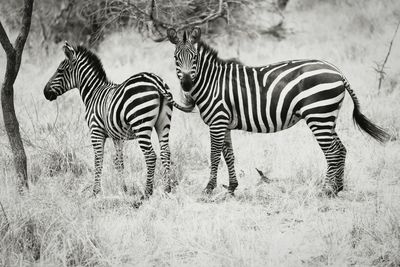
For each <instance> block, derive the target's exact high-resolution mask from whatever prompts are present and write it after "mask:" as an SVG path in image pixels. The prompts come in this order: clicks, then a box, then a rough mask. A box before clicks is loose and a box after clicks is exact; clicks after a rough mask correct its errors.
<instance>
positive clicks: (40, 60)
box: [0, 0, 400, 266]
mask: <svg viewBox="0 0 400 267" xmlns="http://www.w3.org/2000/svg"><path fill="white" fill-rule="evenodd" d="M285 15H286V26H287V27H288V28H289V29H290V30H291V31H292V32H293V33H292V34H290V35H289V36H288V37H287V38H286V39H284V40H281V41H278V40H274V39H271V38H268V37H265V36H253V37H254V38H255V39H252V40H251V39H249V37H247V36H240V37H235V38H229V37H226V36H221V37H218V38H216V39H214V40H208V41H209V42H210V44H211V45H212V46H213V47H215V48H216V49H217V50H219V51H220V55H221V57H226V58H230V57H239V58H240V60H241V61H243V62H244V63H245V64H248V65H266V64H269V63H273V62H276V61H281V60H286V59H298V58H317V59H324V60H327V61H329V62H331V63H333V64H335V65H336V66H338V68H339V69H341V70H342V71H343V73H344V74H345V75H346V77H347V78H348V80H349V81H350V83H351V85H352V88H353V89H354V91H355V93H356V95H357V96H358V98H359V100H360V103H361V108H362V112H363V113H364V114H365V115H366V116H367V117H368V118H370V119H371V120H373V121H374V122H376V123H377V124H379V125H380V126H382V127H384V128H385V129H387V130H388V132H389V133H390V134H391V135H392V140H391V141H389V142H388V143H386V144H384V145H382V144H379V143H377V142H376V141H374V140H373V139H371V138H370V137H369V136H367V135H365V134H363V133H361V132H360V131H359V130H358V129H357V128H356V127H355V126H354V125H353V122H352V120H351V113H352V110H353V103H352V101H351V99H350V97H349V96H348V95H346V98H345V101H344V103H343V106H342V110H341V112H340V116H339V120H338V125H337V129H338V130H337V131H338V134H339V136H340V137H341V139H342V141H343V143H344V145H345V146H346V148H347V151H348V154H347V160H346V169H345V177H344V179H345V190H344V191H343V192H341V193H340V194H339V196H338V197H336V198H326V197H321V196H319V195H318V192H319V190H320V185H319V184H320V182H321V181H322V180H323V177H324V172H325V167H326V166H325V160H324V158H323V154H322V152H321V151H320V149H319V147H318V145H317V143H316V141H315V140H314V138H313V136H312V134H311V132H310V131H309V129H308V128H307V127H306V125H305V124H304V122H300V123H298V124H297V125H296V126H294V127H292V128H291V129H289V130H286V131H283V132H279V133H275V134H269V135H265V134H250V133H244V132H234V133H233V135H232V139H233V147H234V151H235V156H236V170H237V174H238V180H239V187H238V189H237V192H236V196H235V197H234V198H224V197H223V196H224V193H225V189H224V188H223V187H222V184H227V183H228V177H227V170H226V166H225V164H221V166H220V170H219V176H218V182H219V186H218V187H217V188H216V190H215V194H214V195H213V196H212V197H211V198H210V199H204V198H202V194H201V191H202V190H203V188H204V187H205V185H206V183H207V181H208V174H209V149H210V145H209V135H208V130H207V127H206V126H205V125H204V124H203V122H202V121H201V119H200V117H199V114H198V113H194V114H183V113H181V112H179V111H177V110H175V111H174V114H173V124H172V130H171V139H170V140H171V151H172V160H173V162H174V165H173V175H174V177H176V179H178V180H179V186H178V187H177V188H176V191H175V192H173V193H172V194H169V195H165V194H164V193H163V192H162V186H161V184H160V180H161V177H162V175H161V173H162V170H161V168H160V167H159V166H158V167H157V172H156V180H157V181H158V182H157V184H156V189H155V193H154V195H153V196H152V197H151V198H150V199H149V200H147V201H145V202H144V203H143V204H142V205H140V206H139V207H138V205H137V198H136V197H134V196H126V195H124V194H123V193H122V190H121V189H120V183H119V182H120V181H119V180H120V179H119V177H117V174H116V172H115V171H114V170H113V166H112V156H113V154H114V152H113V146H112V142H110V141H109V142H108V143H107V146H106V155H105V161H104V162H105V163H104V175H103V177H102V178H103V179H102V183H103V194H102V195H101V196H99V197H97V198H89V197H88V195H89V191H90V186H91V184H92V182H93V165H92V164H93V151H92V148H91V145H90V139H89V134H88V130H87V125H86V123H85V121H84V117H83V104H82V103H81V100H80V98H79V94H78V92H77V91H74V92H70V93H67V94H66V95H64V96H63V97H60V98H59V99H57V101H55V102H48V101H46V100H45V98H44V96H43V93H42V90H43V88H44V85H45V84H46V82H47V81H48V79H49V78H50V77H51V75H52V74H53V73H54V71H55V70H56V67H57V65H58V64H59V62H61V60H62V59H63V53H62V50H61V46H59V45H54V46H51V47H50V51H49V54H46V53H45V51H44V50H43V49H41V47H40V45H39V43H38V42H35V40H28V41H29V43H28V47H27V50H26V51H25V54H24V58H23V63H22V66H21V71H20V74H19V76H18V78H17V82H16V84H15V92H16V95H15V101H16V108H17V115H18V119H19V121H20V126H21V131H22V135H23V139H24V144H25V146H26V150H27V155H28V165H29V175H30V191H29V192H25V194H24V195H23V196H20V195H19V194H18V193H17V192H16V189H15V179H16V178H15V173H14V171H13V168H12V158H11V154H10V150H9V146H8V143H7V139H6V136H5V132H4V128H3V126H0V127H1V128H0V129H1V132H0V145H1V150H0V158H1V161H0V167H1V168H0V177H2V179H1V181H0V202H1V204H2V207H1V209H0V265H31V264H36V265H40V266H47V265H48V266H54V265H68V266H75V265H85V266H86V265H100V266H110V265H112V266H120V265H129V266H130V265H138V266H182V265H186V266H266V265H267V266H300V265H303V266H321V265H333V266H344V265H356V266H365V265H374V266H398V265H400V256H399V255H400V204H399V203H400V153H399V152H400V142H399V133H400V118H399V116H398V110H399V109H400V103H399V101H398V100H399V99H400V83H399V77H400V63H399V60H398V59H399V58H400V35H398V36H397V38H396V39H394V43H393V47H392V52H391V54H390V57H389V60H388V62H387V69H386V73H387V75H386V77H385V80H384V82H383V86H382V88H381V90H380V91H378V88H377V87H378V80H377V78H378V75H377V74H376V72H375V70H374V67H375V66H376V63H381V62H382V61H383V60H384V58H385V56H386V53H387V50H388V46H389V43H390V41H391V40H392V38H393V33H394V30H395V28H396V24H397V23H398V21H399V20H400V4H399V3H398V1H395V0H392V1H390V0H389V1H373V0H367V1H331V2H329V3H328V1H325V2H324V1H316V0H313V1H311V0H309V1H291V2H290V4H289V6H288V10H287V11H286V13H285ZM239 39H240V40H239ZM98 55H99V57H100V58H101V59H102V61H103V64H104V68H105V70H106V72H107V74H108V75H109V77H110V79H112V80H114V81H116V82H121V81H123V80H124V79H126V78H127V77H129V76H130V75H132V74H134V73H137V72H140V71H151V72H154V73H156V74H158V75H160V76H161V77H162V78H163V79H164V80H165V81H166V82H167V83H168V84H169V85H170V87H171V88H172V89H171V90H172V92H173V94H174V97H175V98H176V99H179V96H180V92H179V83H178V81H177V78H176V74H175V66H174V61H173V56H172V55H173V45H171V44H169V43H167V42H165V43H153V42H151V41H149V40H147V39H143V38H142V37H141V36H139V35H137V34H135V33H133V32H128V31H123V32H117V33H114V34H112V35H111V36H109V37H108V38H106V40H105V41H104V42H102V43H101V45H100V47H99V51H98ZM0 58H1V59H2V60H1V62H4V61H3V59H4V58H5V55H4V53H3V54H0ZM1 65H3V66H4V64H3V63H2V64H1ZM0 74H1V76H0V77H2V76H3V74H4V70H3V69H0ZM0 125H3V124H0ZM154 137H155V136H154ZM153 141H154V143H156V138H154V139H153ZM157 151H158V147H157ZM125 162H126V170H125V174H124V176H125V180H126V181H127V183H128V184H132V183H135V184H136V185H138V186H139V187H140V188H141V189H143V186H144V183H145V166H144V160H143V157H142V154H141V152H140V149H139V148H138V146H137V144H136V143H135V142H134V141H133V142H130V143H129V144H128V145H127V146H126V147H125ZM158 163H160V160H158ZM158 165H161V164H158ZM255 168H258V169H261V170H262V171H263V172H264V173H265V174H266V176H267V177H268V178H269V179H270V180H271V182H270V183H264V182H262V181H260V176H259V175H258V173H257V172H256V169H255Z"/></svg>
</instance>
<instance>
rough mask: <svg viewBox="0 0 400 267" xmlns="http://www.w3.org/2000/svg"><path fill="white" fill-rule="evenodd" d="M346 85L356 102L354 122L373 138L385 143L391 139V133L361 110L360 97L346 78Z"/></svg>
mask: <svg viewBox="0 0 400 267" xmlns="http://www.w3.org/2000/svg"><path fill="white" fill-rule="evenodd" d="M343 81H344V87H345V88H346V90H347V92H349V94H350V96H351V99H352V100H353V103H354V110H353V121H354V124H355V125H356V126H357V127H358V128H359V129H361V130H363V131H364V132H366V133H367V134H369V135H370V136H371V137H372V138H374V139H375V140H377V141H379V142H380V143H385V142H387V141H389V139H390V135H389V134H388V133H387V132H386V131H385V130H384V129H383V128H381V127H379V126H378V125H376V124H374V123H373V122H372V121H370V120H369V119H368V118H367V117H366V116H365V115H364V114H362V113H361V111H360V103H359V102H358V98H357V96H356V95H355V93H354V92H353V90H352V89H351V88H350V84H349V82H348V81H347V80H346V79H345V78H344V79H343Z"/></svg>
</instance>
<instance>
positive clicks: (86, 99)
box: [78, 72, 112, 106]
mask: <svg viewBox="0 0 400 267" xmlns="http://www.w3.org/2000/svg"><path fill="white" fill-rule="evenodd" d="M81 76H82V77H81V78H80V79H78V81H79V86H78V89H79V92H80V95H81V97H82V101H83V103H84V104H85V105H86V106H87V105H89V104H90V102H92V101H93V98H94V97H95V95H96V92H97V91H99V90H104V89H105V88H108V87H109V85H111V84H112V83H110V82H109V81H108V80H107V79H105V78H104V77H97V75H96V73H95V72H89V73H87V74H84V75H81Z"/></svg>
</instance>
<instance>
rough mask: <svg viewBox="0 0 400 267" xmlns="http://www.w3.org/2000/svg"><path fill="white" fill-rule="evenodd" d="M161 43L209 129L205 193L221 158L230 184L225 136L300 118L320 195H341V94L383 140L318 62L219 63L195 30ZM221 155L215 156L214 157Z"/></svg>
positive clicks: (345, 87)
mask: <svg viewBox="0 0 400 267" xmlns="http://www.w3.org/2000/svg"><path fill="white" fill-rule="evenodd" d="M168 38H169V39H170V41H171V42H172V43H173V44H175V45H176V48H175V55H174V57H175V64H176V71H177V76H178V78H179V79H180V82H181V86H182V90H183V91H184V92H185V94H186V97H187V98H190V99H192V101H193V102H194V103H195V104H196V105H197V106H198V108H199V111H200V116H201V118H202V119H203V121H204V122H205V123H206V124H207V125H208V126H209V127H210V137H211V172H210V180H209V182H208V184H207V187H206V189H205V192H206V193H210V192H211V191H212V190H213V189H214V188H215V186H216V182H217V171H218V165H219V161H220V158H221V154H222V155H223V156H224V159H225V161H226V164H227V166H228V172H229V187H228V190H229V192H230V193H232V194H233V192H234V190H235V189H236V187H237V186H238V182H237V179H236V173H235V168H234V154H233V149H232V140H231V130H244V131H249V132H258V133H273V132H278V131H281V130H285V129H287V128H289V127H291V126H293V125H294V124H296V123H297V122H298V121H299V120H301V119H304V120H305V121H306V124H307V125H308V127H309V128H310V129H311V131H312V132H313V134H314V136H315V138H316V140H317V142H318V144H319V145H320V147H321V149H322V151H323V153H324V155H325V158H326V160H327V164H328V171H327V176H326V182H325V186H324V191H325V192H326V193H328V194H332V193H333V194H336V193H337V192H339V191H340V190H342V189H343V171H344V164H345V157H346V149H345V147H344V146H343V144H342V142H341V141H340V139H339V137H338V136H337V134H336V131H335V126H336V119H337V116H338V113H339V109H340V107H341V104H342V102H343V99H344V95H345V91H347V92H349V94H350V96H351V98H352V100H353V102H354V106H355V108H354V112H353V118H354V120H355V123H356V124H357V125H358V126H359V127H360V128H361V129H362V130H364V131H366V132H367V133H368V134H370V135H371V136H372V137H374V138H375V139H377V140H378V141H385V140H387V139H388V135H387V134H386V133H385V132H384V131H383V130H382V129H381V128H379V127H378V126H376V125H374V124H373V123H372V122H370V121H369V120H368V119H367V118H366V117H365V116H364V115H363V114H361V112H360V108H359V103H358V99H357V97H356V96H355V94H354V92H353V91H352V89H351V88H350V85H349V83H348V82H347V80H346V78H345V77H344V76H343V75H342V73H341V72H340V71H339V70H338V69H337V68H336V67H334V66H333V65H331V64H330V63H327V62H324V61H320V60H291V61H284V62H279V63H275V64H272V65H268V66H265V67H248V66H245V65H243V64H241V63H240V62H238V61H236V60H222V59H220V58H219V57H218V54H217V52H216V51H215V50H213V49H212V48H210V47H209V46H208V45H207V44H205V43H204V42H202V41H200V40H199V38H200V29H199V28H194V29H193V30H192V32H191V34H190V35H188V33H187V32H184V35H183V40H182V41H181V40H180V39H179V38H178V37H177V34H176V32H175V31H174V30H173V29H170V30H169V31H168ZM221 152H222V153H221Z"/></svg>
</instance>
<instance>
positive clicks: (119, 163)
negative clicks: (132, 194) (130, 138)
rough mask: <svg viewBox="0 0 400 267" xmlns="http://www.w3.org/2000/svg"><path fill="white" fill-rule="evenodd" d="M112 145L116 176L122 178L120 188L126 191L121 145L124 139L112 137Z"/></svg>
mask: <svg viewBox="0 0 400 267" xmlns="http://www.w3.org/2000/svg"><path fill="white" fill-rule="evenodd" d="M113 143H114V147H115V158H114V166H115V169H116V170H117V172H118V176H119V177H118V178H119V179H121V180H122V189H123V190H124V192H125V193H126V192H128V188H127V186H126V184H125V180H124V177H123V174H124V153H123V145H124V141H123V140H119V139H113Z"/></svg>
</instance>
